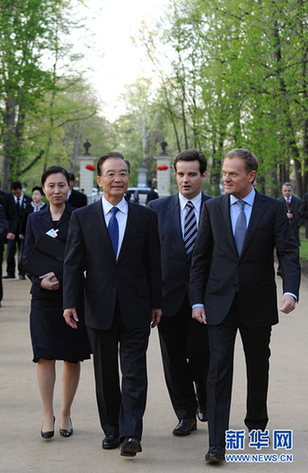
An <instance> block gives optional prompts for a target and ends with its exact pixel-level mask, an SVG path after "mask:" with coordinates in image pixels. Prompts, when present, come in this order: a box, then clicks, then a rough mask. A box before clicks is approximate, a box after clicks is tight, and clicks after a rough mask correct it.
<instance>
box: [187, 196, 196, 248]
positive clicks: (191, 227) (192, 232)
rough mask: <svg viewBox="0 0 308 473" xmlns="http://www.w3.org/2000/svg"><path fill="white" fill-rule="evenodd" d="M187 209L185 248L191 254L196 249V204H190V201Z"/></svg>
mask: <svg viewBox="0 0 308 473" xmlns="http://www.w3.org/2000/svg"><path fill="white" fill-rule="evenodd" d="M186 209H187V212H186V215H185V221H184V246H185V250H186V253H187V254H189V253H191V251H192V250H193V249H194V246H195V243H196V239H197V234H198V228H197V219H196V215H195V210H194V209H195V208H194V204H193V203H192V202H190V200H189V201H188V202H187V204H186Z"/></svg>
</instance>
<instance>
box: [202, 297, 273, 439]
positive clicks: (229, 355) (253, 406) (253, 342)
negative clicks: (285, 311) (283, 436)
mask: <svg viewBox="0 0 308 473" xmlns="http://www.w3.org/2000/svg"><path fill="white" fill-rule="evenodd" d="M237 329H239V332H240V335H241V339H242V343H243V349H244V354H245V360H246V376H247V401H246V403H247V404H246V409H247V412H246V417H245V424H246V426H247V427H248V429H249V430H251V429H261V430H264V429H265V427H266V424H267V422H268V416H267V406H266V400H267V390H268V373H269V357H270V349H269V343H270V336H271V326H268V327H253V328H247V327H244V326H243V325H242V324H241V323H240V321H239V316H238V301H237V296H236V297H235V299H234V301H233V304H232V307H231V309H230V312H229V313H228V315H227V317H226V318H225V319H224V320H223V321H222V322H221V324H219V325H216V326H213V325H209V326H208V330H209V346H210V367H209V374H208V384H207V388H208V389H207V394H208V426H209V436H210V438H209V442H210V445H222V446H223V445H225V431H226V430H228V429H229V416H230V404H231V391H232V378H233V355H234V344H235V337H236V332H237Z"/></svg>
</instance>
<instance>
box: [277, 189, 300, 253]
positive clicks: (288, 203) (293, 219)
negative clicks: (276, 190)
mask: <svg viewBox="0 0 308 473" xmlns="http://www.w3.org/2000/svg"><path fill="white" fill-rule="evenodd" d="M281 190H282V196H281V197H279V200H280V201H281V202H283V204H284V207H285V211H286V214H287V217H288V219H289V223H290V225H291V228H292V231H293V234H294V236H295V240H296V241H297V244H298V246H300V244H301V242H300V238H299V229H300V227H301V226H302V225H303V223H304V221H303V220H302V218H300V216H299V209H300V206H301V203H302V199H300V198H299V197H295V196H294V195H293V186H292V184H291V183H290V182H285V183H284V184H282V187H281Z"/></svg>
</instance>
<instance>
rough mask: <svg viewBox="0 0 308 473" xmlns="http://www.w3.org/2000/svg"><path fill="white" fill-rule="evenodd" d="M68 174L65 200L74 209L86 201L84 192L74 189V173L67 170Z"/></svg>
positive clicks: (83, 205)
mask: <svg viewBox="0 0 308 473" xmlns="http://www.w3.org/2000/svg"><path fill="white" fill-rule="evenodd" d="M68 175H69V177H70V190H69V191H68V196H67V202H68V203H69V204H70V205H71V206H72V207H73V208H75V209H80V208H81V207H85V206H86V205H87V203H88V199H87V196H86V194H83V193H82V192H78V191H76V190H75V189H74V185H75V180H76V178H75V174H73V173H72V172H69V173H68Z"/></svg>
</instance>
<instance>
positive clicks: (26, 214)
mask: <svg viewBox="0 0 308 473" xmlns="http://www.w3.org/2000/svg"><path fill="white" fill-rule="evenodd" d="M45 207H47V205H46V204H45V203H44V205H43V206H42V208H41V210H43V209H44V208H45ZM33 210H34V209H33V206H32V205H31V202H30V204H27V206H26V208H25V210H24V214H23V216H22V220H21V224H20V227H19V233H20V234H21V235H25V234H26V227H27V221H28V217H29V215H31V214H32V213H33Z"/></svg>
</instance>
